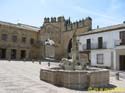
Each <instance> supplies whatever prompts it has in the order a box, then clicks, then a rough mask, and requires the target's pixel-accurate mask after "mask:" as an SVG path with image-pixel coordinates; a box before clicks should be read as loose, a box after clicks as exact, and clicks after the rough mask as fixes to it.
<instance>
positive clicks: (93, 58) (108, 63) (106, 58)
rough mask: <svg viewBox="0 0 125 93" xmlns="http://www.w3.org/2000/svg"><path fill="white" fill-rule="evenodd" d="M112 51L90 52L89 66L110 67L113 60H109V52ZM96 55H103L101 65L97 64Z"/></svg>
mask: <svg viewBox="0 0 125 93" xmlns="http://www.w3.org/2000/svg"><path fill="white" fill-rule="evenodd" d="M112 51H113V50H111V49H107V50H106V49H104V50H92V51H91V65H92V66H106V67H111V62H112V60H113V59H111V58H112V57H111V52H112ZM97 54H103V55H104V56H103V58H104V60H103V62H104V63H103V64H97Z"/></svg>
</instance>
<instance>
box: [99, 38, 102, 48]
mask: <svg viewBox="0 0 125 93" xmlns="http://www.w3.org/2000/svg"><path fill="white" fill-rule="evenodd" d="M98 48H103V38H102V37H98Z"/></svg>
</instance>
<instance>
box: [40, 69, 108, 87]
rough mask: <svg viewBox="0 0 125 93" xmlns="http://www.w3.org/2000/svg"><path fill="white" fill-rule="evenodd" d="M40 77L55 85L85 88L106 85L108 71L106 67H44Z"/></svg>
mask: <svg viewBox="0 0 125 93" xmlns="http://www.w3.org/2000/svg"><path fill="white" fill-rule="evenodd" d="M40 79H41V80H43V81H46V82H48V83H51V84H53V85H56V86H61V87H66V88H71V89H85V88H87V87H92V88H93V87H94V88H97V87H106V86H108V84H109V71H108V70H106V69H90V70H89V69H87V70H63V69H60V68H44V69H41V70H40Z"/></svg>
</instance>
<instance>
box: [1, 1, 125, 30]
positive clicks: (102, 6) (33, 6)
mask: <svg viewBox="0 0 125 93" xmlns="http://www.w3.org/2000/svg"><path fill="white" fill-rule="evenodd" d="M52 16H65V18H69V17H70V18H71V20H72V21H76V20H79V19H82V18H85V17H87V16H90V17H92V19H93V28H95V27H96V26H97V25H99V26H100V27H104V26H109V25H113V24H119V23H122V22H123V21H124V20H125V0H0V20H1V21H7V22H12V23H18V22H20V23H24V24H29V25H33V26H37V27H40V26H41V25H42V24H43V18H44V17H52Z"/></svg>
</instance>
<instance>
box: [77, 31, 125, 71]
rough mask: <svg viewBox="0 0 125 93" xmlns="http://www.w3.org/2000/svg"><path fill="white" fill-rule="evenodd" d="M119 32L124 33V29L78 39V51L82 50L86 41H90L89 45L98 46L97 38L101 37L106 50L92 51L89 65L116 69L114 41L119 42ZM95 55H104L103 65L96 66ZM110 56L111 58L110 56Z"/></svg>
mask: <svg viewBox="0 0 125 93" xmlns="http://www.w3.org/2000/svg"><path fill="white" fill-rule="evenodd" d="M120 31H125V29H121V30H114V31H108V32H101V33H96V34H88V35H84V36H80V37H79V42H80V43H81V44H79V50H80V51H84V50H83V45H86V40H87V39H91V43H92V44H93V43H96V44H98V37H103V42H106V43H107V48H106V49H92V50H91V52H90V57H91V58H90V59H91V65H93V66H107V67H111V68H114V69H116V65H117V64H116V54H115V51H116V49H115V48H116V46H115V41H116V40H120V35H119V33H120ZM97 54H104V64H97V57H96V56H97ZM111 55H112V56H111Z"/></svg>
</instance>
